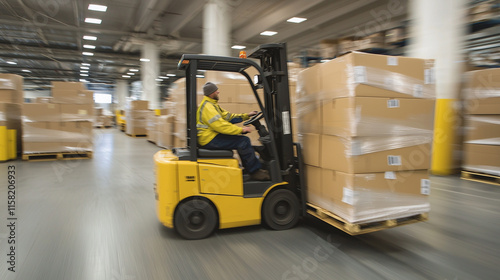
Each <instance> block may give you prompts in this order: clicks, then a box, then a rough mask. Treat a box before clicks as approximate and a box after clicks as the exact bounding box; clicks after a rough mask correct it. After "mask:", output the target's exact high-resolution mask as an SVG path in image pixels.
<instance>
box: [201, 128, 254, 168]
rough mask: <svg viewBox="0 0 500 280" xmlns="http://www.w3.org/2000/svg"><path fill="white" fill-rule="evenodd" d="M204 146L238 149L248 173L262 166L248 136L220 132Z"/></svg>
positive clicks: (204, 147)
mask: <svg viewBox="0 0 500 280" xmlns="http://www.w3.org/2000/svg"><path fill="white" fill-rule="evenodd" d="M202 148H203V149H208V150H238V154H239V155H240V158H241V163H242V164H243V167H244V168H245V169H246V170H247V171H248V173H250V174H251V173H254V172H255V171H257V170H259V169H261V168H262V164H261V163H260V161H259V159H258V158H257V157H256V156H255V150H254V149H253V147H252V144H251V143H250V139H249V138H248V137H246V136H243V135H226V134H218V135H217V136H215V138H214V139H212V141H210V142H209V143H208V144H206V145H205V146H203V147H202Z"/></svg>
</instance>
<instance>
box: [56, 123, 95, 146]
mask: <svg viewBox="0 0 500 280" xmlns="http://www.w3.org/2000/svg"><path fill="white" fill-rule="evenodd" d="M60 131H61V133H60V141H61V146H62V151H64V152H75V151H92V148H93V144H92V142H93V131H92V122H89V121H71V122H61V123H60Z"/></svg>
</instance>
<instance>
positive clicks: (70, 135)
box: [22, 82, 94, 154]
mask: <svg viewBox="0 0 500 280" xmlns="http://www.w3.org/2000/svg"><path fill="white" fill-rule="evenodd" d="M45 101H47V100H43V102H44V103H25V104H23V138H22V139H23V149H24V150H23V153H24V154H36V153H84V152H92V150H93V133H92V127H93V121H94V99H93V92H92V91H89V90H86V89H85V87H84V85H83V83H78V82H52V98H51V99H49V100H48V101H50V103H47V102H45Z"/></svg>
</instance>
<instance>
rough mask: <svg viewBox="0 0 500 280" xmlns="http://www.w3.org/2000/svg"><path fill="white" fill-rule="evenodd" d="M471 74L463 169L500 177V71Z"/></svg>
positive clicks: (466, 97) (466, 105) (466, 104)
mask: <svg viewBox="0 0 500 280" xmlns="http://www.w3.org/2000/svg"><path fill="white" fill-rule="evenodd" d="M468 75H469V77H468V85H467V90H466V92H465V93H466V96H465V100H466V102H465V113H466V115H465V139H464V152H465V154H464V162H463V169H465V170H467V171H473V172H479V173H485V174H492V175H496V176H500V69H488V70H478V71H472V72H469V73H468Z"/></svg>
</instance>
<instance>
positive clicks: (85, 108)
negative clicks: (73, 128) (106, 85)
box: [60, 104, 94, 121]
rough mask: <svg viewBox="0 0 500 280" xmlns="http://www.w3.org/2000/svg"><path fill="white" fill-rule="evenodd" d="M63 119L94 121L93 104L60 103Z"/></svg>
mask: <svg viewBox="0 0 500 280" xmlns="http://www.w3.org/2000/svg"><path fill="white" fill-rule="evenodd" d="M60 106H61V121H94V105H93V104H60Z"/></svg>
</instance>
